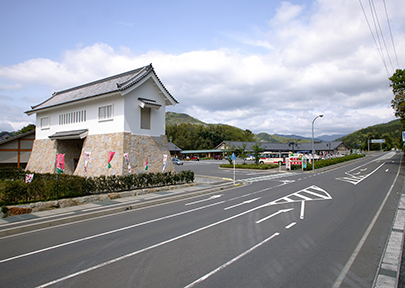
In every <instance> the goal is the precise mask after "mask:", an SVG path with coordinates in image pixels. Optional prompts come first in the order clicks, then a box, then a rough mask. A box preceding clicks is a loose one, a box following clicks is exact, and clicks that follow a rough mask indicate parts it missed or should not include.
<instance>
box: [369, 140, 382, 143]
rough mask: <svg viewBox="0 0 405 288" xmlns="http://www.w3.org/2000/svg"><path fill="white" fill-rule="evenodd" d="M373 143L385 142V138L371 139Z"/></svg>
mask: <svg viewBox="0 0 405 288" xmlns="http://www.w3.org/2000/svg"><path fill="white" fill-rule="evenodd" d="M371 143H385V139H371Z"/></svg>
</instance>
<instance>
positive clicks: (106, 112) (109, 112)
mask: <svg viewBox="0 0 405 288" xmlns="http://www.w3.org/2000/svg"><path fill="white" fill-rule="evenodd" d="M112 118H113V105H107V106H101V107H98V120H100V121H102V120H110V119H112Z"/></svg>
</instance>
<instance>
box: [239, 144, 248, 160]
mask: <svg viewBox="0 0 405 288" xmlns="http://www.w3.org/2000/svg"><path fill="white" fill-rule="evenodd" d="M238 154H239V158H242V159H243V164H245V163H246V158H247V152H246V143H243V144H242V147H240V146H238Z"/></svg>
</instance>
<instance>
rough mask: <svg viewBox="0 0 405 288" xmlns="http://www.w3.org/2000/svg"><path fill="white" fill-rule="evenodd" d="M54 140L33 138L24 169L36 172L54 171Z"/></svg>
mask: <svg viewBox="0 0 405 288" xmlns="http://www.w3.org/2000/svg"><path fill="white" fill-rule="evenodd" d="M56 151H57V149H56V141H52V140H50V139H43V140H35V141H34V145H33V147H32V152H31V156H30V159H29V160H28V164H27V167H26V168H25V169H26V170H29V171H32V172H37V173H55V169H56V154H57V153H56Z"/></svg>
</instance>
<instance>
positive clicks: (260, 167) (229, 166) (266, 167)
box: [219, 163, 279, 170]
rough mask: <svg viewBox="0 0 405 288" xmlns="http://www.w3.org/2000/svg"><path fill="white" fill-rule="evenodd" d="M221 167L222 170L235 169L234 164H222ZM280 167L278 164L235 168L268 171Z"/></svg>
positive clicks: (243, 165) (239, 165) (248, 165)
mask: <svg viewBox="0 0 405 288" xmlns="http://www.w3.org/2000/svg"><path fill="white" fill-rule="evenodd" d="M219 167H222V168H233V164H221V165H219ZM277 167H279V166H278V164H257V165H256V164H246V163H245V164H235V168H238V169H260V170H267V169H273V168H277Z"/></svg>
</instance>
